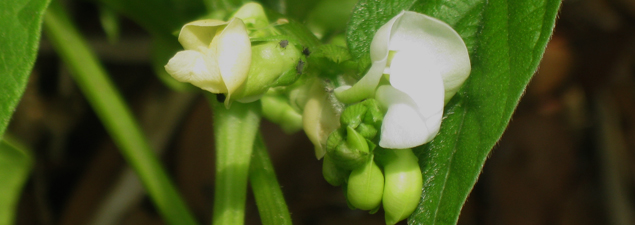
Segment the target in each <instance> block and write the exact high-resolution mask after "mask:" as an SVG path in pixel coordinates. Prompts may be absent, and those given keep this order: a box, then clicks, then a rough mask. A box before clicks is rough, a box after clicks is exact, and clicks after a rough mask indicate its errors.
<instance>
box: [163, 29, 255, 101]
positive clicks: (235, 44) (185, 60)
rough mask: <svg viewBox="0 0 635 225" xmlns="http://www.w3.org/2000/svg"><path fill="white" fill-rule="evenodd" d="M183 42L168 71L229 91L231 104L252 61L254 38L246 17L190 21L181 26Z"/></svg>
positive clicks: (211, 89)
mask: <svg viewBox="0 0 635 225" xmlns="http://www.w3.org/2000/svg"><path fill="white" fill-rule="evenodd" d="M179 42H180V43H181V45H183V48H184V49H185V50H184V51H180V52H178V53H176V55H175V56H174V57H172V59H170V61H169V62H168V64H167V65H166V66H165V69H166V71H167V72H168V73H169V74H170V75H172V77H174V79H176V80H178V81H181V82H188V83H191V84H193V85H195V86H197V87H200V88H201V89H203V90H207V91H209V92H212V93H223V94H227V100H226V101H225V103H226V104H228V103H229V102H230V99H231V97H232V94H233V93H234V92H235V91H236V90H237V89H238V88H239V87H240V86H241V85H242V83H243V82H244V81H245V79H247V74H248V72H249V67H250V65H251V42H250V40H249V35H248V31H247V28H246V27H245V24H244V23H243V21H242V20H241V19H239V18H233V19H231V20H230V21H229V22H225V21H220V20H211V19H207V20H197V21H194V22H190V23H188V24H185V25H184V26H183V28H182V29H181V32H180V34H179Z"/></svg>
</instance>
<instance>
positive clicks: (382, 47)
mask: <svg viewBox="0 0 635 225" xmlns="http://www.w3.org/2000/svg"><path fill="white" fill-rule="evenodd" d="M403 15H404V12H402V13H400V14H399V15H397V16H395V17H393V18H392V19H391V20H390V21H388V23H386V24H384V25H383V26H381V27H380V28H379V30H377V33H375V36H374V37H373V41H372V42H371V43H370V59H371V60H372V61H373V64H372V65H371V67H370V69H369V70H368V72H367V73H366V75H364V77H362V79H360V80H359V81H358V82H357V83H355V85H353V86H352V87H351V86H342V87H339V88H337V89H335V96H336V97H337V99H338V100H340V101H341V102H343V103H354V102H358V101H361V100H364V99H365V98H369V97H372V96H373V95H374V94H375V89H376V88H377V85H378V84H379V80H380V79H381V75H382V74H383V73H384V69H385V68H386V62H387V60H388V43H389V42H390V37H391V36H392V35H393V33H394V29H393V27H394V26H393V25H394V24H395V23H396V22H397V21H398V20H399V19H400V18H401V17H402V16H403Z"/></svg>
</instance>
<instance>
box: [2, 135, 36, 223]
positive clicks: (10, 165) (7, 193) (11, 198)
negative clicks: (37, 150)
mask: <svg viewBox="0 0 635 225" xmlns="http://www.w3.org/2000/svg"><path fill="white" fill-rule="evenodd" d="M32 164H33V162H32V159H31V156H30V155H29V154H28V153H27V152H26V151H24V148H21V147H19V145H17V144H16V143H13V142H9V141H8V140H3V141H0V193H2V195H0V225H10V224H13V222H14V221H13V220H14V218H15V215H16V207H17V203H18V200H19V199H20V192H22V186H23V185H24V183H25V182H26V180H27V178H28V177H29V171H30V170H31V165H32Z"/></svg>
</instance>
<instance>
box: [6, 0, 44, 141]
mask: <svg viewBox="0 0 635 225" xmlns="http://www.w3.org/2000/svg"><path fill="white" fill-rule="evenodd" d="M48 3H49V1H48V0H30V1H24V0H3V1H0V27H2V32H0V49H2V50H0V139H1V138H2V135H3V134H4V129H6V127H7V124H9V120H10V119H11V115H12V114H13V111H14V110H15V107H16V106H17V105H18V102H19V101H20V98H21V97H22V93H23V92H24V88H25V87H26V83H27V80H28V78H29V75H30V74H31V69H32V68H33V64H34V62H35V56H36V53H37V49H38V46H39V42H40V30H41V29H42V15H44V10H45V9H46V6H47V5H48Z"/></svg>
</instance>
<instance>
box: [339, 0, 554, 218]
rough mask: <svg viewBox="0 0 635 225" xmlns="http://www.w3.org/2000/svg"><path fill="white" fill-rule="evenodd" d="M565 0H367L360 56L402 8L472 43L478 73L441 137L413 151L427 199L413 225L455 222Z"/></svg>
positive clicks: (356, 53)
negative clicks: (438, 22)
mask: <svg viewBox="0 0 635 225" xmlns="http://www.w3.org/2000/svg"><path fill="white" fill-rule="evenodd" d="M560 3H561V1H560V0H534V1H529V0H489V1H486V0H448V1H433V0H430V1H424V0H419V1H416V0H404V1H396V2H391V3H388V2H384V1H370V0H362V1H360V2H359V4H358V5H357V7H356V8H355V11H354V13H353V16H352V20H351V22H350V24H349V27H348V31H347V34H348V40H347V41H348V44H349V46H350V50H351V54H352V55H353V57H355V58H362V57H368V52H369V50H370V49H368V46H369V45H370V41H372V38H373V35H374V33H375V31H376V30H377V29H378V28H379V27H380V26H381V25H383V24H384V23H385V22H387V21H388V20H390V19H391V18H392V17H393V16H395V15H397V14H398V13H399V12H401V11H402V10H411V11H417V12H420V13H424V14H427V15H430V16H433V17H436V18H438V19H440V20H442V21H445V22H446V23H448V24H449V25H450V26H452V27H453V28H454V29H455V30H456V31H457V32H458V33H459V34H460V35H461V37H462V38H463V39H464V41H465V43H466V44H467V47H468V51H469V52H470V58H471V61H472V73H471V75H470V77H469V78H468V80H467V81H466V83H465V84H464V86H463V87H462V88H461V90H460V91H459V92H458V93H457V95H456V96H455V97H454V98H453V99H452V100H451V101H450V102H449V103H448V104H447V105H446V108H445V112H444V116H445V118H444V120H443V122H442V124H441V130H440V131H439V134H438V136H437V137H436V138H435V139H434V140H433V141H432V142H431V143H429V144H427V145H425V146H421V147H418V148H416V149H414V151H415V154H417V156H418V158H419V164H420V166H421V169H422V174H423V182H424V186H423V193H422V196H421V202H420V203H419V206H418V207H417V210H416V211H415V212H414V213H413V214H412V215H411V217H410V219H409V223H410V224H456V223H457V221H458V217H459V213H460V211H461V208H462V206H463V204H464V202H465V200H466V198H467V196H468V194H469V193H470V191H471V190H472V187H473V186H474V183H476V180H477V178H478V175H479V174H480V172H481V169H482V167H483V164H484V163H485V159H486V158H487V155H488V154H489V152H490V150H491V149H492V147H493V146H494V145H495V144H496V142H497V141H498V139H499V138H500V137H501V135H502V134H503V131H504V130H505V128H506V127H507V124H508V123H509V120H510V118H511V115H512V113H513V111H514V109H515V108H516V105H517V104H518V101H519V99H520V96H521V95H522V93H523V91H524V90H525V87H526V85H527V83H528V82H529V80H530V78H531V76H532V75H533V73H534V72H535V71H536V68H537V67H538V64H539V62H540V59H541V58H542V54H543V53H544V50H545V47H546V45H547V42H548V41H549V37H550V36H551V34H552V31H553V27H554V24H555V19H556V14H557V12H558V8H559V6H560Z"/></svg>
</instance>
